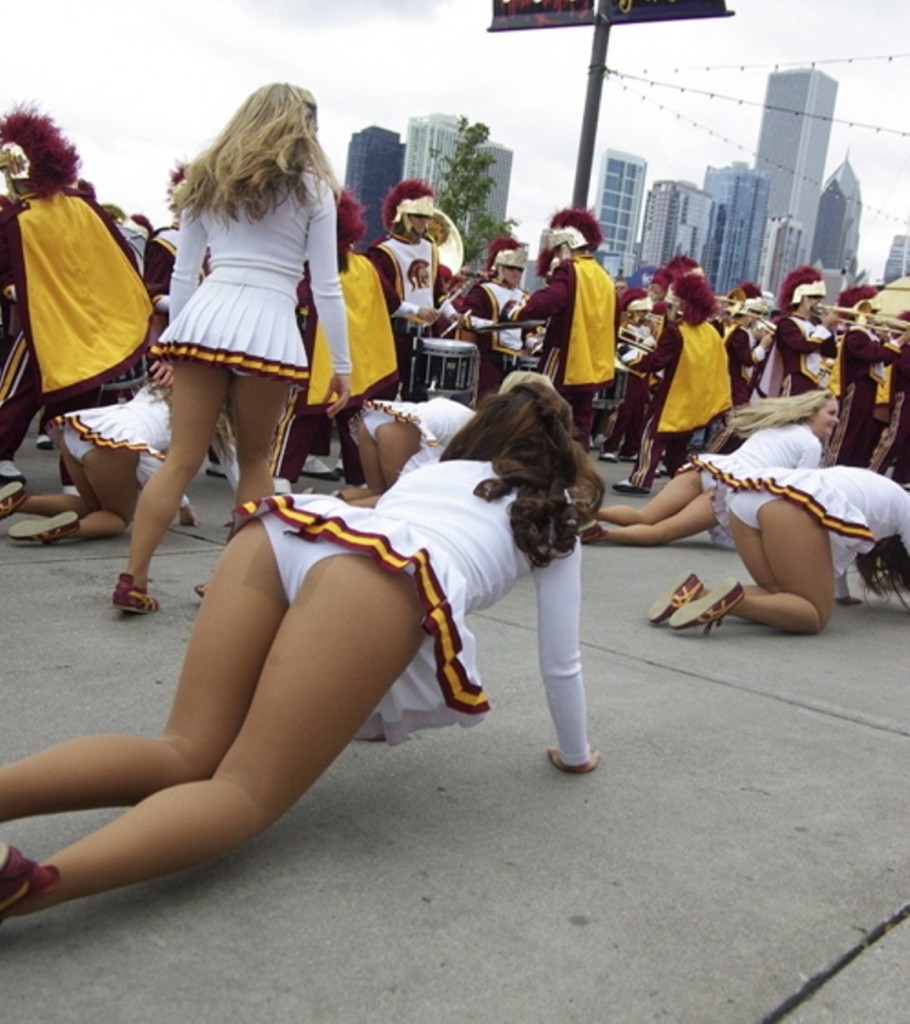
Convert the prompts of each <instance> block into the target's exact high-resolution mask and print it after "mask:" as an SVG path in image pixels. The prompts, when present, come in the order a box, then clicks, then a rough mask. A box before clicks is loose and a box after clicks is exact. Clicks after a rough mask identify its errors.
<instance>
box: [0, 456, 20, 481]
mask: <svg viewBox="0 0 910 1024" xmlns="http://www.w3.org/2000/svg"><path fill="white" fill-rule="evenodd" d="M14 483H20V484H24V483H25V474H24V473H20V472H19V470H18V469H17V468H16V464H15V463H14V462H12V460H10V459H0V485H2V484H14Z"/></svg>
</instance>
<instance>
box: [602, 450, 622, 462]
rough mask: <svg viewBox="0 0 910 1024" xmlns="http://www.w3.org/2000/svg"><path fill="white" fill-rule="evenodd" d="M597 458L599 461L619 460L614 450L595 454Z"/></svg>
mask: <svg viewBox="0 0 910 1024" xmlns="http://www.w3.org/2000/svg"><path fill="white" fill-rule="evenodd" d="M597 458H598V459H599V460H600V461H601V462H618V461H619V460H618V459H617V458H616V452H601V453H600V455H598V456H597Z"/></svg>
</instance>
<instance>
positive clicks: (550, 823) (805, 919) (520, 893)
mask: <svg viewBox="0 0 910 1024" xmlns="http://www.w3.org/2000/svg"><path fill="white" fill-rule="evenodd" d="M17 461H18V463H19V465H20V468H22V469H23V470H24V471H25V472H26V473H27V475H28V478H29V483H30V487H31V488H32V489H34V490H36V491H38V490H41V489H53V488H54V487H55V486H56V470H55V460H54V458H53V456H52V455H50V454H48V453H44V452H38V451H35V450H34V448H33V444H32V441H31V440H30V441H29V442H28V443H27V445H26V447H25V448H24V449H23V451H22V455H21V457H20V458H19V459H18V460H17ZM601 468H602V470H603V471H604V473H605V475H606V476H607V477H608V479H609V480H611V481H613V480H617V479H619V478H620V476H622V475H625V472H624V471H625V469H627V468H628V467H625V466H605V465H601ZM311 482H312V481H306V483H311ZM316 486H317V488H318V489H320V490H330V489H332V487H333V486H334V485H332V484H325V483H319V482H317V483H316ZM191 497H192V499H193V502H194V504H195V505H196V507H197V508H198V510H199V511H200V514H201V515H202V517H203V525H202V527H200V528H198V529H196V528H193V529H190V528H174V529H172V530H171V531H170V532H169V533H168V535H167V538H166V540H165V543H164V545H163V546H162V548H161V550H160V552H159V554H158V556H157V558H156V560H155V563H154V577H155V578H154V583H153V589H154V593H155V594H156V595H157V596H158V597H159V598H160V599H161V601H162V611H161V612H160V613H159V614H157V615H153V616H149V617H134V618H121V617H120V615H119V613H117V612H116V611H115V610H114V609H112V607H111V606H110V603H109V600H110V592H111V589H112V586H113V583H114V580H115V578H116V575H117V573H118V572H119V571H120V569H121V568H122V566H123V564H124V561H125V553H126V550H127V539H126V537H122V538H118V539H114V540H110V541H98V542H92V543H82V544H79V543H72V542H64V543H60V544H58V545H56V546H53V547H41V546H37V547H26V546H23V545H21V544H16V543H15V542H13V541H10V540H8V539H7V538H6V536H5V533H6V524H4V526H3V527H0V579H2V598H0V600H2V618H0V621H2V663H3V676H4V683H3V710H2V712H0V742H2V747H0V758H2V760H3V761H4V762H8V761H11V760H13V759H15V758H18V757H20V756H22V755H24V754H27V753H30V752H33V751H35V750H37V749H39V748H41V747H44V746H46V745H48V744H50V743H53V742H56V741H58V740H62V739H65V738H69V737H72V736H76V735H80V734H84V733H88V732H94V731H130V732H136V731H138V732H141V733H145V734H149V735H153V734H155V732H156V731H157V730H158V729H159V728H160V726H161V723H162V721H163V718H164V716H165V714H166V712H167V709H168V707H169V703H170V699H171V696H172V693H173V687H174V680H175V677H176V674H177V671H178V669H179V665H180V662H181V657H182V652H183V649H184V646H185V643H186V639H187V637H188V635H189V632H190V630H191V628H192V623H193V617H194V614H195V610H196V606H197V598H196V597H195V596H194V594H193V590H192V587H193V585H194V584H195V583H197V582H200V581H201V580H204V579H206V578H207V575H208V573H209V571H210V569H211V567H212V565H213V564H214V561H215V559H216V558H217V555H218V552H219V549H220V546H221V544H222V542H223V540H224V536H225V530H224V529H223V526H222V524H223V523H224V522H225V521H226V520H227V518H228V513H229V509H230V505H231V500H230V494H229V492H228V490H227V487H226V485H225V484H224V482H223V481H220V480H216V479H212V478H209V477H206V476H200V477H199V478H198V480H197V481H196V483H195V485H194V488H193V491H192V492H191ZM617 500H619V499H617ZM632 500H633V501H639V502H640V501H641V500H642V499H632ZM687 568H693V569H696V570H697V571H698V572H699V573H700V574H702V575H703V576H704V577H706V578H707V579H709V580H711V579H715V578H719V577H722V576H726V575H730V574H738V573H739V572H740V566H739V562H738V560H737V558H736V556H735V554H733V553H731V552H727V551H721V550H717V549H714V548H712V547H710V546H709V544H708V543H707V539H706V538H705V537H700V538H695V539H692V540H691V541H688V542H683V543H679V544H675V545H672V546H669V547H666V548H663V549H653V550H643V549H637V550H636V549H628V548H627V549H621V548H615V549H614V548H596V549H591V548H589V549H587V550H586V553H585V566H584V574H585V595H586V602H585V608H584V617H583V627H582V629H583V640H584V664H585V675H586V681H587V686H588V694H589V705H590V719H591V735H592V740H593V741H594V742H595V743H596V745H597V746H598V747H599V748H600V749H601V750H602V751H603V754H604V758H605V760H604V764H603V766H602V767H601V769H600V770H599V771H597V772H595V773H594V774H592V775H587V776H577V777H573V776H568V775H563V774H560V773H558V772H556V771H554V770H553V769H552V768H551V767H550V766H549V765H548V764H547V762H546V759H545V756H544V748H545V746H546V745H547V743H549V742H551V741H552V736H551V728H550V723H549V718H548V714H547V710H546V706H545V702H544V699H543V691H542V687H541V685H540V683H539V681H538V675H537V668H536V654H535V646H534V628H533V624H534V598H533V588H532V587H531V586H530V585H526V586H521V587H519V588H518V589H517V590H516V591H515V592H514V593H513V594H512V595H510V597H509V598H508V599H507V600H506V601H505V602H503V603H502V604H500V605H499V606H497V607H496V608H494V609H492V610H490V611H489V612H487V613H484V614H483V615H478V616H476V617H475V618H474V619H473V628H474V630H475V632H476V634H477V637H478V645H479V650H480V664H481V667H482V670H483V674H484V679H485V682H486V687H487V690H488V693H489V694H490V697H491V699H492V701H493V704H494V707H493V710H492V712H491V713H490V715H489V716H488V717H487V720H486V721H485V722H483V723H482V724H480V725H479V726H478V727H477V728H474V729H470V730H464V731H462V730H457V729H448V730H441V731H438V732H432V733H424V734H420V735H418V736H417V737H415V738H414V739H412V740H411V741H410V742H408V743H405V744H402V745H401V746H399V747H396V748H392V749H388V748H386V747H384V746H383V745H381V744H354V745H352V746H351V747H350V748H349V749H348V750H347V751H345V753H344V754H343V755H342V757H341V758H340V759H339V760H338V762H337V763H336V764H335V765H334V766H333V767H332V769H331V770H330V771H329V772H328V773H327V774H326V775H325V776H324V777H323V779H322V780H320V782H319V784H318V785H317V786H316V787H315V788H314V789H313V790H312V791H311V792H310V793H309V794H308V795H307V796H306V797H305V798H304V799H303V800H302V801H301V802H300V804H299V805H298V806H297V807H296V808H294V809H293V811H292V812H290V813H289V814H288V815H287V816H286V817H285V818H284V819H283V820H282V821H281V822H280V823H278V825H276V826H275V827H274V828H273V829H272V830H271V831H270V832H268V833H267V834H266V835H264V836H262V837H260V838H259V839H257V840H255V841H253V842H251V843H249V844H247V845H246V846H244V847H242V848H241V849H238V850H237V851H235V852H234V853H232V854H230V855H228V856H226V857H224V858H223V859H222V860H220V861H218V862H217V863H215V864H213V865H209V866H206V867H203V868H199V869H197V870H194V871H190V872H187V873H185V874H183V875H181V876H178V877H173V878H168V879H163V880H161V881H158V882H155V883H151V884H147V885H143V886H138V887H135V888H133V889H131V890H128V891H120V892H114V893H111V894H107V895H104V896H100V897H97V898H94V899H90V900H85V901H81V902H77V903H73V904H69V905H66V906H63V907H60V908H58V909H57V910H54V911H52V912H50V913H48V914H47V915H44V916H39V917H34V918H29V919H27V920H12V921H9V922H7V923H6V924H4V925H3V927H2V928H0V1020H2V1021H3V1024H39V1022H40V1024H69V1022H73V1024H77V1022H78V1024H83V1022H85V1021H92V1022H93V1024H121V1022H123V1021H130V1022H131V1024H144V1022H152V1021H155V1022H156V1024H157V1022H161V1021H168V1022H175V1024H184V1022H186V1024H190V1022H192V1024H209V1022H216V1021H217V1022H219V1024H225V1022H240V1021H243V1022H247V1024H259V1022H286V1021H287V1022H332V1024H334V1022H344V1024H360V1022H382V1024H385V1022H393V1021H394V1022H396V1024H412V1022H413V1024H417V1022H421V1024H423V1022H427V1021H432V1022H434V1024H449V1022H451V1024H462V1022H481V1024H486V1022H491V1024H500V1022H502V1024H513V1022H515V1024H518V1022H522V1024H525V1022H532V1024H536V1022H544V1021H553V1020H561V1021H579V1022H581V1021H584V1022H586V1024H591V1022H620V1024H639V1022H648V1021H674V1022H685V1024H706V1022H711V1024H713V1022H718V1024H734V1022H736V1024H738V1022H749V1024H753V1022H758V1021H776V1020H787V1021H788V1022H799V1024H817V1022H823V1021H824V1022H828V1021H836V1022H850V1024H853V1022H862V1024H868V1022H877V1021H888V1022H900V1021H908V1020H910V1009H908V1007H907V997H906V992H907V988H908V982H910V923H908V922H907V921H906V920H902V917H901V913H902V911H904V910H905V908H907V907H908V905H910V855H908V847H910V814H908V799H907V778H908V773H910V772H908V770H910V700H908V693H907V684H908V671H907V665H908V653H910V647H908V642H907V641H908V635H910V634H908V626H910V619H908V613H907V612H906V611H905V610H904V609H902V608H901V607H900V605H899V604H897V603H891V604H887V605H883V604H882V603H881V602H874V604H872V605H862V606H858V607H855V608H838V609H837V612H836V614H835V619H834V621H833V622H832V624H831V625H830V626H829V628H828V629H827V631H826V632H825V633H823V634H822V635H821V636H818V637H807V638H795V637H787V636H782V635H776V634H774V633H772V632H770V631H768V630H765V629H763V628H761V627H756V626H753V625H749V624H746V623H742V622H737V621H735V620H732V619H731V620H728V621H726V622H725V623H724V624H723V626H722V627H721V628H720V629H718V630H715V631H714V632H713V633H712V635H711V636H709V637H702V636H701V635H689V634H682V635H677V634H674V633H672V632H671V631H670V630H668V629H666V628H654V627H651V626H649V624H648V623H647V621H646V619H645V611H646V609H647V608H648V606H649V604H650V603H651V601H652V600H653V598H654V596H655V595H656V593H657V592H658V591H659V590H660V589H661V588H662V586H663V585H664V584H665V583H666V582H667V581H668V580H669V579H670V578H672V577H673V576H674V575H676V574H678V573H679V572H680V571H681V570H683V569H687ZM854 589H855V590H857V591H858V585H855V587H854ZM113 813H115V812H107V811H100V812H96V811H92V812H86V813H82V814H69V815H61V816H57V817H53V818H40V819H38V818H36V819H30V820H26V821H21V822H12V823H8V824H6V825H4V826H3V827H2V829H0V837H2V839H3V840H4V841H5V842H8V843H11V844H14V845H18V846H21V847H22V848H23V849H24V850H25V851H26V852H28V853H29V854H31V855H33V856H39V857H44V856H47V855H49V854H50V853H52V852H53V850H55V849H57V848H59V847H60V846H61V845H64V844H66V843H68V842H70V841H72V840H73V839H74V838H76V837H78V836H79V835H81V834H83V833H84V831H85V830H86V829H87V828H90V827H91V826H93V825H94V824H96V823H100V822H102V821H105V820H107V819H108V818H109V817H110V816H111V815H112V814H113ZM886 922H890V923H891V927H889V928H887V929H885V927H884V926H885V923H886ZM879 932H884V934H883V935H882V937H880V938H879V937H878V934H879ZM870 936H871V937H872V938H873V939H875V940H876V941H873V942H871V944H869V945H868V946H867V947H866V946H864V942H865V940H866V939H867V937H870ZM829 975H830V976H829ZM807 989H812V990H813V994H812V995H811V997H809V998H805V999H803V998H802V996H801V993H803V992H804V991H805V990H807Z"/></svg>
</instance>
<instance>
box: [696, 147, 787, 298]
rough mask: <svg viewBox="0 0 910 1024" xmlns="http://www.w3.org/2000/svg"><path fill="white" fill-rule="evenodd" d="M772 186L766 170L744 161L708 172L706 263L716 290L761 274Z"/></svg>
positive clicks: (704, 261)
mask: <svg viewBox="0 0 910 1024" xmlns="http://www.w3.org/2000/svg"><path fill="white" fill-rule="evenodd" d="M770 187H771V179H770V175H768V174H767V172H765V171H754V170H752V169H751V168H750V167H748V166H747V165H746V164H744V163H734V164H732V165H731V166H730V167H722V168H717V167H709V168H708V170H707V171H706V172H705V191H706V192H708V193H710V195H711V198H712V199H713V200H714V206H713V209H712V211H711V223H710V226H709V228H708V240H707V244H706V245H705V252H704V259H703V266H704V268H705V273H706V274H707V275H708V280H709V281H710V282H711V285H712V286H713V288H714V289H715V291H718V292H723V293H726V292H728V291H730V289H731V288H733V287H735V286H736V285H737V284H739V283H740V282H741V281H754V280H755V278H756V276H757V275H758V264H759V260H760V259H761V249H762V240H763V238H764V233H765V218H766V217H767V214H768V192H769V190H770Z"/></svg>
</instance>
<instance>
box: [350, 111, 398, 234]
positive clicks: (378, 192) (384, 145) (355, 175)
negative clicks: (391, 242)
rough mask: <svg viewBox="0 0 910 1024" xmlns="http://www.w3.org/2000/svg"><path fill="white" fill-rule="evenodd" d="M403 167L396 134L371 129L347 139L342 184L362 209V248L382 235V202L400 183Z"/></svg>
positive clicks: (384, 129)
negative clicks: (364, 220)
mask: <svg viewBox="0 0 910 1024" xmlns="http://www.w3.org/2000/svg"><path fill="white" fill-rule="evenodd" d="M403 166H404V143H403V142H402V141H401V136H400V135H399V134H398V133H397V132H393V131H389V130H388V129H387V128H377V127H376V126H375V125H373V126H372V127H370V128H364V129H363V131H359V132H355V133H354V134H353V135H352V136H351V141H350V142H349V143H348V162H347V166H346V167H345V172H344V183H345V186H346V187H347V188H349V189H350V190H351V192H353V193H354V195H355V196H356V197H357V199H358V200H359V201H360V202H361V203H362V204H363V205H364V206H365V207H366V214H365V217H366V222H367V231H366V235H365V236H364V239H363V243H362V245H363V247H364V248H365V247H366V246H368V245H370V243H372V242H374V241H376V239H377V238H381V237H382V236H383V235H384V234H385V233H386V232H385V227H384V225H383V223H382V201H383V199H385V196H386V193H387V192H388V191H389V189H390V188H392V186H393V185H397V184H398V182H399V181H401V172H402V168H403Z"/></svg>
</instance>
